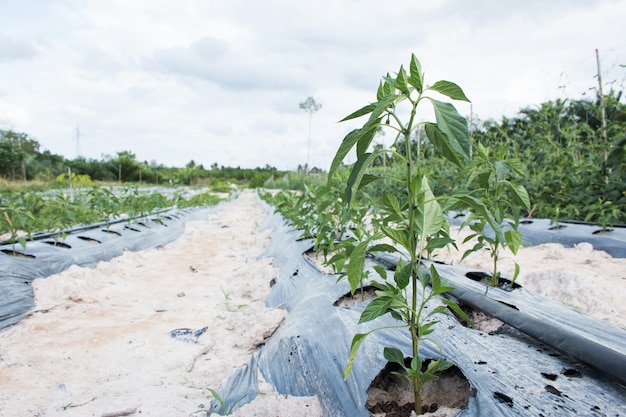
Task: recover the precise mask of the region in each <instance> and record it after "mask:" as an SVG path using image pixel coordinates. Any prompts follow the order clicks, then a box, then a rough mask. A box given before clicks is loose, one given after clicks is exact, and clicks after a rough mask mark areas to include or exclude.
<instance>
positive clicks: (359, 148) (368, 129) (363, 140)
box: [356, 119, 380, 158]
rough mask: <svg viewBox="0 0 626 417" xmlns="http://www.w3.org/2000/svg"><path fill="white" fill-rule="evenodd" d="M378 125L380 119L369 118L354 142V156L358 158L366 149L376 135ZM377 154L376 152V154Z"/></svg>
mask: <svg viewBox="0 0 626 417" xmlns="http://www.w3.org/2000/svg"><path fill="white" fill-rule="evenodd" d="M379 126H380V119H373V120H369V121H368V122H367V123H366V124H365V125H364V126H363V128H362V129H363V131H364V132H365V133H364V134H363V135H362V136H361V137H360V138H359V140H358V142H357V144H356V157H357V158H360V157H361V155H363V154H364V153H365V152H367V149H368V148H369V147H370V144H371V143H372V140H373V139H374V136H376V131H377V130H378V127H379ZM377 155H378V154H377Z"/></svg>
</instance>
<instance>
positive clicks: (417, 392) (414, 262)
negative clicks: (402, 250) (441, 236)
mask: <svg viewBox="0 0 626 417" xmlns="http://www.w3.org/2000/svg"><path fill="white" fill-rule="evenodd" d="M418 102H419V97H418V99H417V100H416V101H415V102H414V103H413V109H412V111H411V117H410V119H409V123H408V125H407V127H406V130H405V131H404V146H405V150H406V157H407V163H406V181H407V193H408V196H407V201H408V203H409V207H408V208H409V216H408V220H409V236H410V240H409V242H410V243H409V244H410V246H411V247H410V248H407V249H409V252H410V254H411V286H412V290H413V293H412V294H411V313H410V315H409V331H410V332H411V341H412V354H413V358H419V334H418V323H417V318H418V313H417V282H418V269H419V262H420V259H419V257H418V254H417V252H418V236H416V231H415V221H414V219H415V211H416V209H417V207H416V206H415V202H414V200H413V199H414V194H415V192H414V191H415V190H413V181H412V179H413V167H412V163H411V161H412V160H413V155H412V153H411V128H412V125H413V119H414V118H415V111H416V107H417V103H418ZM417 162H418V160H417V157H416V160H415V163H416V164H417ZM411 379H412V382H413V397H414V402H415V413H416V414H420V412H421V410H422V395H421V388H422V384H421V380H420V376H419V374H416V375H415V376H413V377H412V378H411Z"/></svg>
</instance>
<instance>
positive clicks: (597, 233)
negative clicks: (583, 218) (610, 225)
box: [591, 229, 613, 235]
mask: <svg viewBox="0 0 626 417" xmlns="http://www.w3.org/2000/svg"><path fill="white" fill-rule="evenodd" d="M612 231H613V229H598V230H596V231H593V232H591V233H592V234H594V235H603V234H605V233H611V232H612Z"/></svg>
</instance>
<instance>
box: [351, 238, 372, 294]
mask: <svg viewBox="0 0 626 417" xmlns="http://www.w3.org/2000/svg"><path fill="white" fill-rule="evenodd" d="M368 243H369V242H367V241H364V242H360V243H359V244H358V245H356V246H355V247H354V249H353V250H352V253H351V254H350V263H349V264H348V266H347V267H346V274H347V275H348V282H349V283H350V290H351V292H352V294H353V295H354V293H355V291H356V289H357V287H358V286H359V284H360V282H361V280H362V278H363V265H364V262H365V251H366V249H367V245H368Z"/></svg>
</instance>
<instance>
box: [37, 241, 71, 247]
mask: <svg viewBox="0 0 626 417" xmlns="http://www.w3.org/2000/svg"><path fill="white" fill-rule="evenodd" d="M43 243H46V244H48V245H50V246H56V247H59V248H65V249H72V246H71V245H68V244H67V243H65V242H57V241H54V240H44V241H43Z"/></svg>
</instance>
